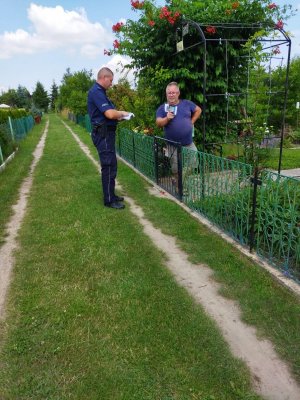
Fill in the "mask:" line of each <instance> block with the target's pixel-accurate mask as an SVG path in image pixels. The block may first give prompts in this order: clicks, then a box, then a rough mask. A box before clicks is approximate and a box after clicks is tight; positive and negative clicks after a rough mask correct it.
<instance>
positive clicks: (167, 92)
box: [167, 92, 179, 95]
mask: <svg viewBox="0 0 300 400" xmlns="http://www.w3.org/2000/svg"><path fill="white" fill-rule="evenodd" d="M178 93H179V92H167V94H171V95H172V94H178Z"/></svg>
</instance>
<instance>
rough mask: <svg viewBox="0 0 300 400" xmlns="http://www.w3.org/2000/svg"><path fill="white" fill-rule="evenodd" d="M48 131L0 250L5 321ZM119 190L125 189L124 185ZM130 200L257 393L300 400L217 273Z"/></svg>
mask: <svg viewBox="0 0 300 400" xmlns="http://www.w3.org/2000/svg"><path fill="white" fill-rule="evenodd" d="M63 124H64V125H65V127H66V128H67V129H68V130H69V131H70V133H71V134H72V135H73V137H74V139H75V140H76V141H77V143H78V144H79V146H80V148H81V149H82V150H83V151H84V153H85V154H86V155H87V157H88V158H89V159H91V160H92V161H93V163H94V164H95V166H96V167H97V168H98V170H99V163H98V161H96V160H95V159H94V158H93V156H92V155H91V153H90V151H89V149H88V147H87V146H85V145H84V144H83V143H82V142H81V141H80V139H79V138H78V137H77V135H75V134H74V133H73V131H72V129H71V128H70V127H68V125H67V124H65V123H64V122H63ZM47 131H48V125H47V126H46V128H45V132H44V134H43V136H42V138H41V141H40V143H39V144H38V146H37V148H36V150H35V160H34V162H33V164H32V166H31V170H30V174H29V177H28V178H27V179H26V180H25V181H24V184H23V185H22V188H21V190H20V199H19V201H18V203H17V205H16V206H14V209H15V215H14V216H13V218H12V219H11V221H10V223H9V225H8V237H7V242H6V243H5V245H4V246H3V247H2V248H1V249H0V260H1V261H0V317H1V316H2V317H3V315H4V311H3V308H4V300H5V294H6V291H7V288H8V285H9V278H10V272H11V270H12V267H13V251H14V250H15V249H16V248H17V242H16V235H17V231H18V229H19V227H20V225H21V223H22V219H23V216H24V213H25V208H26V204H27V200H26V196H27V195H28V193H29V191H30V188H31V184H32V173H33V171H34V168H35V166H36V164H37V162H38V160H39V157H41V155H42V152H43V147H44V143H45V137H46V133H47ZM118 188H119V190H121V187H120V186H119V185H118ZM126 201H127V203H128V204H129V206H130V210H131V212H132V213H133V214H134V215H136V217H137V218H138V220H139V222H140V223H141V224H142V226H143V227H144V231H145V233H146V234H147V235H148V236H149V238H150V239H151V240H152V241H153V243H154V244H155V245H156V246H157V248H159V249H160V250H162V251H163V252H164V253H165V254H166V255H167V259H168V261H167V267H168V268H169V269H170V270H171V271H172V273H173V274H174V276H175V278H176V280H177V282H178V283H179V284H180V285H182V286H183V287H185V288H186V290H187V291H188V292H189V293H190V294H191V295H192V296H193V298H194V299H195V301H196V302H197V303H199V304H200V305H201V306H202V307H203V308H204V309H205V311H206V312H207V313H208V314H209V315H210V316H211V317H212V318H213V319H214V320H215V321H216V323H217V325H218V326H219V328H220V330H221V332H222V334H223V336H224V338H225V339H226V341H227V342H228V344H229V346H230V348H231V351H232V353H233V354H234V355H235V356H236V357H238V358H241V359H243V360H244V361H245V363H246V364H247V365H248V367H249V369H250V371H251V374H252V378H253V386H254V388H255V390H256V391H257V393H259V394H260V395H262V396H263V397H264V398H266V399H270V400H300V394H299V393H300V387H299V386H298V385H297V383H296V382H295V380H294V379H293V377H292V376H291V374H290V372H289V370H288V368H287V366H286V364H285V363H284V362H283V361H282V360H280V359H279V357H278V356H277V354H276V352H275V350H274V348H273V346H272V344H271V343H270V342H269V341H267V340H259V339H258V338H257V336H256V331H255V329H254V328H253V327H250V326H248V325H246V324H244V323H243V322H242V321H241V318H240V316H241V314H240V310H239V307H238V305H237V304H236V303H235V302H233V301H231V300H228V299H225V298H224V297H222V296H220V294H219V292H218V291H219V285H218V284H217V283H216V282H214V280H213V278H212V271H211V270H210V269H209V268H208V267H207V266H205V265H194V264H192V263H190V262H189V261H188V256H187V254H185V253H184V252H183V251H181V250H180V249H179V248H178V246H177V245H176V243H175V239H174V238H173V237H170V236H168V235H164V234H163V233H162V232H161V231H160V230H159V229H156V228H155V227H154V226H153V225H152V224H151V222H150V221H148V220H147V219H146V218H145V217H144V213H143V210H142V209H141V208H140V207H139V206H137V205H136V204H135V202H134V200H133V199H131V198H128V197H126Z"/></svg>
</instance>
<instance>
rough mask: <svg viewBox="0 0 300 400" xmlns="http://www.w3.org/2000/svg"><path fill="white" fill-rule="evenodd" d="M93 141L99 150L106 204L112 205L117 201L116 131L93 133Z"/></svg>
mask: <svg viewBox="0 0 300 400" xmlns="http://www.w3.org/2000/svg"><path fill="white" fill-rule="evenodd" d="M92 140H93V143H94V145H95V146H96V148H97V151H98V154H99V158H100V164H101V179H102V189H103V197H104V204H110V203H112V202H114V201H115V200H116V199H115V179H116V176H117V156H116V149H115V140H116V131H115V130H109V131H107V133H106V134H104V135H103V134H101V133H97V132H92Z"/></svg>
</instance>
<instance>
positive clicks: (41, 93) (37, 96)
mask: <svg viewBox="0 0 300 400" xmlns="http://www.w3.org/2000/svg"><path fill="white" fill-rule="evenodd" d="M32 101H33V104H34V106H35V107H37V108H39V109H41V110H42V111H44V112H47V111H48V105H49V98H48V94H47V91H46V90H45V88H44V86H43V85H42V84H41V82H37V84H36V87H35V90H34V92H33V93H32Z"/></svg>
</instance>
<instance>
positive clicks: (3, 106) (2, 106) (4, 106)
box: [0, 103, 10, 108]
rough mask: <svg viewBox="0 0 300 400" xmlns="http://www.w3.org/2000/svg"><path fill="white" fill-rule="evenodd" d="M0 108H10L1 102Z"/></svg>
mask: <svg viewBox="0 0 300 400" xmlns="http://www.w3.org/2000/svg"><path fill="white" fill-rule="evenodd" d="M0 108H10V106H8V105H7V104H4V103H2V104H0Z"/></svg>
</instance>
